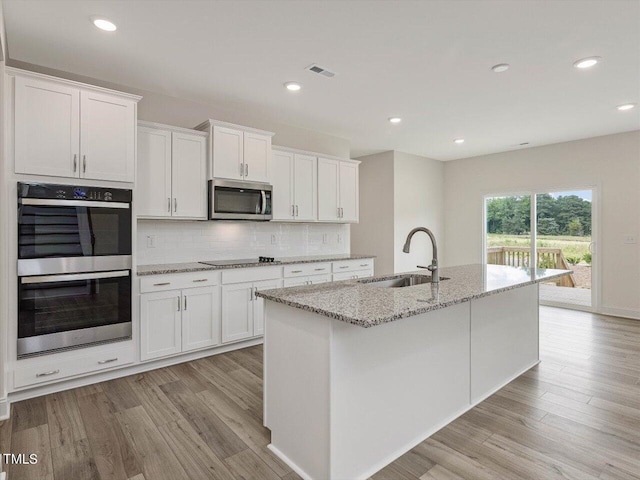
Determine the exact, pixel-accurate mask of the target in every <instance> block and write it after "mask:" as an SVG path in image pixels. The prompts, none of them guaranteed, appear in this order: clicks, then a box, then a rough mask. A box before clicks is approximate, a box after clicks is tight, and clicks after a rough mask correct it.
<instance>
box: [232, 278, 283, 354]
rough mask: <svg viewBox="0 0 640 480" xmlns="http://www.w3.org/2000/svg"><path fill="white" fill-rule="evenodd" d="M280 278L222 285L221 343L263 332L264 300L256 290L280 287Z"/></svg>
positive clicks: (254, 335)
mask: <svg viewBox="0 0 640 480" xmlns="http://www.w3.org/2000/svg"><path fill="white" fill-rule="evenodd" d="M281 286H282V280H280V279H273V280H262V281H255V282H244V283H236V284H232V285H223V286H222V343H228V342H235V341H238V340H243V339H245V338H251V337H256V336H259V335H262V334H263V333H264V300H263V299H262V298H258V297H256V294H255V293H256V291H257V290H268V289H271V288H280V287H281Z"/></svg>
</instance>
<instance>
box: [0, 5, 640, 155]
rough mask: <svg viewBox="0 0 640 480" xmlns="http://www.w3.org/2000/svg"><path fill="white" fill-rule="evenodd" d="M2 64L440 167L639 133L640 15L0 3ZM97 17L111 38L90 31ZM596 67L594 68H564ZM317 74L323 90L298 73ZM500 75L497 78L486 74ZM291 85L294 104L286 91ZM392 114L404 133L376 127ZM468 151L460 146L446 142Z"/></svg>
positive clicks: (557, 8) (612, 9)
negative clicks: (586, 63) (252, 115)
mask: <svg viewBox="0 0 640 480" xmlns="http://www.w3.org/2000/svg"><path fill="white" fill-rule="evenodd" d="M3 8H4V14H5V23H6V30H7V43H8V47H9V57H10V58H11V59H15V60H20V61H24V62H29V63H34V64H39V65H43V66H46V67H51V68H56V69H60V70H65V71H68V72H73V73H76V74H80V75H85V76H89V77H94V78H99V79H103V80H106V81H110V82H114V83H119V84H122V85H128V86H132V87H138V88H142V89H146V90H151V91H156V92H160V93H165V94H168V95H172V96H175V97H180V98H184V99H189V100H194V101H198V102H202V103H214V104H217V105H224V106H225V107H232V108H242V109H252V110H253V111H255V112H257V113H259V114H260V115H262V116H265V115H266V116H268V117H269V118H272V119H273V120H274V121H278V122H280V123H286V124H291V125H296V126H299V127H303V128H307V129H312V130H318V131H321V132H325V133H328V134H332V135H336V136H340V137H344V138H347V139H349V140H350V141H351V143H352V156H354V157H355V156H359V155H364V154H367V153H373V152H377V151H382V150H391V149H396V150H400V151H404V152H409V153H414V154H418V155H424V156H427V157H431V158H436V159H440V160H450V159H455V158H462V157H470V156H475V155H481V154H486V153H492V152H499V151H506V150H512V149H515V148H522V147H519V146H518V144H520V143H522V142H530V145H531V146H537V145H543V144H549V143H556V142H562V141H567V140H573V139H579V138H585V137H592V136H598V135H605V134H610V133H617V132H623V131H629V130H635V129H639V128H640V108H636V109H634V110H632V111H629V112H626V113H621V112H618V111H617V110H616V108H615V107H616V105H619V104H621V103H626V102H640V2H639V1H637V0H623V1H617V0H601V1H579V0H574V1H571V0H562V1H555V0H539V1H525V0H507V1H481V0H470V1H467V0H458V1H451V0H449V1H348V0H344V1H327V0H324V1H271V0H264V1H239V0H236V1H205V0H201V1H188V0H182V1H179V0H173V1H170V0H164V1H151V0H146V1H145V0H127V1H119V0H109V1H107V0H103V1H101V0H94V1H82V0H75V1H73V0H66V1H64V0H4V2H3ZM92 15H104V16H106V17H108V18H109V19H111V20H112V21H113V22H115V23H116V24H117V25H118V30H117V32H115V33H105V32H102V31H99V30H97V29H96V28H95V27H93V25H92V24H91V23H90V22H89V17H90V16H92ZM592 55H598V56H601V57H602V58H603V61H602V63H601V64H599V65H597V66H596V67H594V68H592V69H590V70H587V71H580V70H577V69H575V68H574V67H573V66H572V64H573V62H574V61H575V60H577V59H579V58H582V57H586V56H592ZM314 62H315V63H318V64H320V65H323V66H326V67H328V68H330V69H333V70H335V71H336V72H338V75H337V76H335V77H334V78H332V79H327V78H324V77H321V76H317V75H314V74H312V73H310V72H308V71H305V70H304V68H305V67H306V66H307V65H309V64H311V63H314ZM502 62H507V63H510V64H511V69H510V70H509V71H507V72H505V73H502V74H495V73H493V72H491V70H490V67H491V66H492V65H494V64H497V63H502ZM291 80H296V81H299V82H301V83H302V84H303V89H302V91H300V92H298V93H297V94H292V93H290V92H288V91H286V90H285V89H284V88H283V87H282V84H283V82H286V81H291ZM392 115H398V116H401V117H402V118H403V121H402V123H401V124H400V125H397V126H392V125H390V124H389V122H388V121H387V118H388V117H389V116H392ZM458 137H463V138H465V139H466V142H465V143H464V144H463V145H456V144H454V143H453V140H454V139H455V138H458Z"/></svg>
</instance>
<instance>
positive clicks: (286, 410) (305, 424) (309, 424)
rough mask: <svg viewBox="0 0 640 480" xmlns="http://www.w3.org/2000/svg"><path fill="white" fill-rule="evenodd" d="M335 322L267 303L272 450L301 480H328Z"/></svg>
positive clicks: (266, 384) (267, 389) (267, 397)
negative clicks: (333, 326) (330, 350)
mask: <svg viewBox="0 0 640 480" xmlns="http://www.w3.org/2000/svg"><path fill="white" fill-rule="evenodd" d="M330 335H331V319H329V318H328V317H323V316H320V315H317V314H314V313H311V312H307V311H304V310H300V309H297V308H293V307H288V306H286V305H283V304H281V303H276V302H272V301H268V300H267V301H265V343H264V360H265V367H264V368H265V372H264V402H265V418H266V419H267V421H266V424H267V427H268V428H269V429H270V430H271V444H270V445H269V448H270V449H271V450H272V451H274V453H276V455H278V456H279V457H280V458H281V459H282V460H283V461H284V462H285V463H287V464H289V466H290V467H292V468H293V469H294V470H296V471H297V473H298V474H300V475H301V476H302V477H303V478H314V479H326V478H329V346H330V345H329V342H330Z"/></svg>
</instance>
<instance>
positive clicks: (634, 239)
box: [624, 233, 638, 245]
mask: <svg viewBox="0 0 640 480" xmlns="http://www.w3.org/2000/svg"><path fill="white" fill-rule="evenodd" d="M624 243H627V244H629V245H634V244H636V243H638V236H637V235H635V234H633V233H627V234H626V235H625V236H624Z"/></svg>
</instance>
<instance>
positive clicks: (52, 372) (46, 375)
mask: <svg viewBox="0 0 640 480" xmlns="http://www.w3.org/2000/svg"><path fill="white" fill-rule="evenodd" d="M56 373H60V370H51V371H49V372H43V373H36V377H48V376H49V375H55V374H56Z"/></svg>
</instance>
